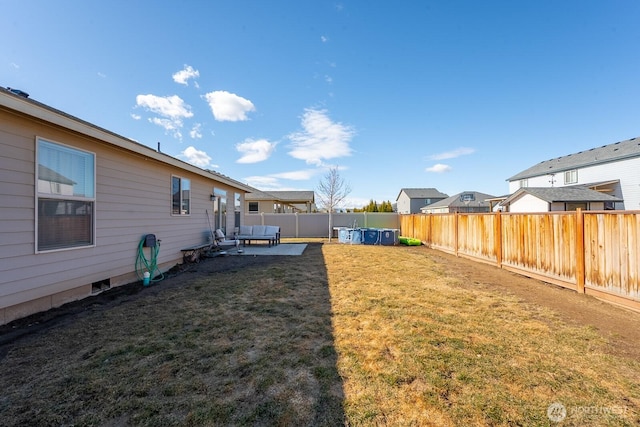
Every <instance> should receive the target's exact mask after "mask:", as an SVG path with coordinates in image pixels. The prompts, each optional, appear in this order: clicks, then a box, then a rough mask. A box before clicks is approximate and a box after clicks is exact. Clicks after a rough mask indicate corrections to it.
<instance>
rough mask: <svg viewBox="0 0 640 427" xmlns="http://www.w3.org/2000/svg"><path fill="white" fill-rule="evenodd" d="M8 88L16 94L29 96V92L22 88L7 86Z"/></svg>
mask: <svg viewBox="0 0 640 427" xmlns="http://www.w3.org/2000/svg"><path fill="white" fill-rule="evenodd" d="M7 90H8V91H9V92H11V93H15V94H16V95H20V96H22V97H25V98H28V97H29V94H28V93H27V92H24V91H22V90H20V89H12V88H10V87H7Z"/></svg>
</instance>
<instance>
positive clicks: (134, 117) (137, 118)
mask: <svg viewBox="0 0 640 427" xmlns="http://www.w3.org/2000/svg"><path fill="white" fill-rule="evenodd" d="M131 118H132V119H133V120H140V119H141V118H142V116H140V115H139V114H134V113H131Z"/></svg>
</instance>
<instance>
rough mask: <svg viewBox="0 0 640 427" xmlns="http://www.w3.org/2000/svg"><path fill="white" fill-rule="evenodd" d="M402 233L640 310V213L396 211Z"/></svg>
mask: <svg viewBox="0 0 640 427" xmlns="http://www.w3.org/2000/svg"><path fill="white" fill-rule="evenodd" d="M400 228H401V234H402V235H404V236H407V237H415V238H419V239H420V240H422V241H423V242H424V243H425V244H427V245H429V246H430V247H432V248H434V249H438V250H442V251H444V252H449V253H455V254H456V255H459V256H465V257H470V258H475V259H478V260H481V261H488V262H493V263H495V264H496V265H497V266H499V267H501V268H505V269H508V270H511V271H516V272H518V273H520V274H523V275H527V276H529V277H533V278H536V279H539V280H544V281H548V282H550V283H555V284H558V285H561V286H565V287H569V288H571V289H576V290H578V291H579V292H586V293H590V294H592V295H595V296H598V297H599V298H603V299H606V300H609V301H611V302H615V303H617V304H623V305H626V306H628V307H630V308H634V309H639V308H640V236H639V235H638V233H639V231H640V212H638V211H598V212H593V211H587V212H581V211H578V212H544V213H528V214H525V213H502V214H500V213H497V214H495V213H487V214H464V213H459V214H453V213H450V214H414V215H401V216H400Z"/></svg>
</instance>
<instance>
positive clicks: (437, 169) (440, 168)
mask: <svg viewBox="0 0 640 427" xmlns="http://www.w3.org/2000/svg"><path fill="white" fill-rule="evenodd" d="M450 170H451V166H449V165H443V164H442V163H437V164H435V165H433V166H431V167H430V168H426V169H425V171H426V172H433V173H445V172H449V171H450Z"/></svg>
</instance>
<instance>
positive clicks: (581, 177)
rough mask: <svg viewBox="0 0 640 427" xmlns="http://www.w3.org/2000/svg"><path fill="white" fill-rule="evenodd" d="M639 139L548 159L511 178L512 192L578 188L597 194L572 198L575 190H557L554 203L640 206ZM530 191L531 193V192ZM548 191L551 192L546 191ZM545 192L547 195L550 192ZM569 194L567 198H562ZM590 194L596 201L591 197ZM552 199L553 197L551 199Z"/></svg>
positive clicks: (618, 206)
mask: <svg viewBox="0 0 640 427" xmlns="http://www.w3.org/2000/svg"><path fill="white" fill-rule="evenodd" d="M639 170H640V138H632V139H628V140H626V141H620V142H616V143H614V144H609V145H603V146H602V147H597V148H592V149H590V150H585V151H580V152H578V153H574V154H569V155H566V156H562V157H558V158H555V159H550V160H545V161H543V162H540V163H538V164H537V165H534V166H532V167H530V168H528V169H526V170H524V171H522V172H519V173H517V174H516V175H514V176H512V177H511V178H509V179H508V180H507V181H508V182H509V193H510V194H512V195H513V194H514V193H516V192H517V191H518V190H520V189H521V188H522V189H525V188H529V189H531V191H535V190H533V189H534V188H549V187H554V188H556V189H557V188H564V187H579V188H583V189H588V190H592V191H595V192H599V193H602V194H604V195H607V196H610V198H606V197H604V198H603V197H600V196H598V195H597V194H595V193H581V197H579V199H580V200H576V199H575V197H574V198H573V200H570V199H571V196H575V195H574V194H573V193H571V194H570V193H567V192H563V191H557V190H556V191H555V192H554V193H553V197H552V199H553V202H554V203H564V202H567V203H570V206H571V207H572V208H575V207H581V208H583V209H588V205H589V203H590V202H594V203H595V202H597V204H596V205H597V206H600V205H601V206H602V207H603V208H604V209H629V210H631V209H632V210H637V209H640V173H638V171H639ZM531 191H530V192H531ZM547 193H548V192H547ZM547 193H545V195H546V196H549V194H547ZM563 193H567V194H566V196H567V197H568V198H569V199H568V200H563V198H564V195H563ZM589 194H591V195H592V196H593V200H589V199H591V196H589ZM549 200H551V199H549Z"/></svg>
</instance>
